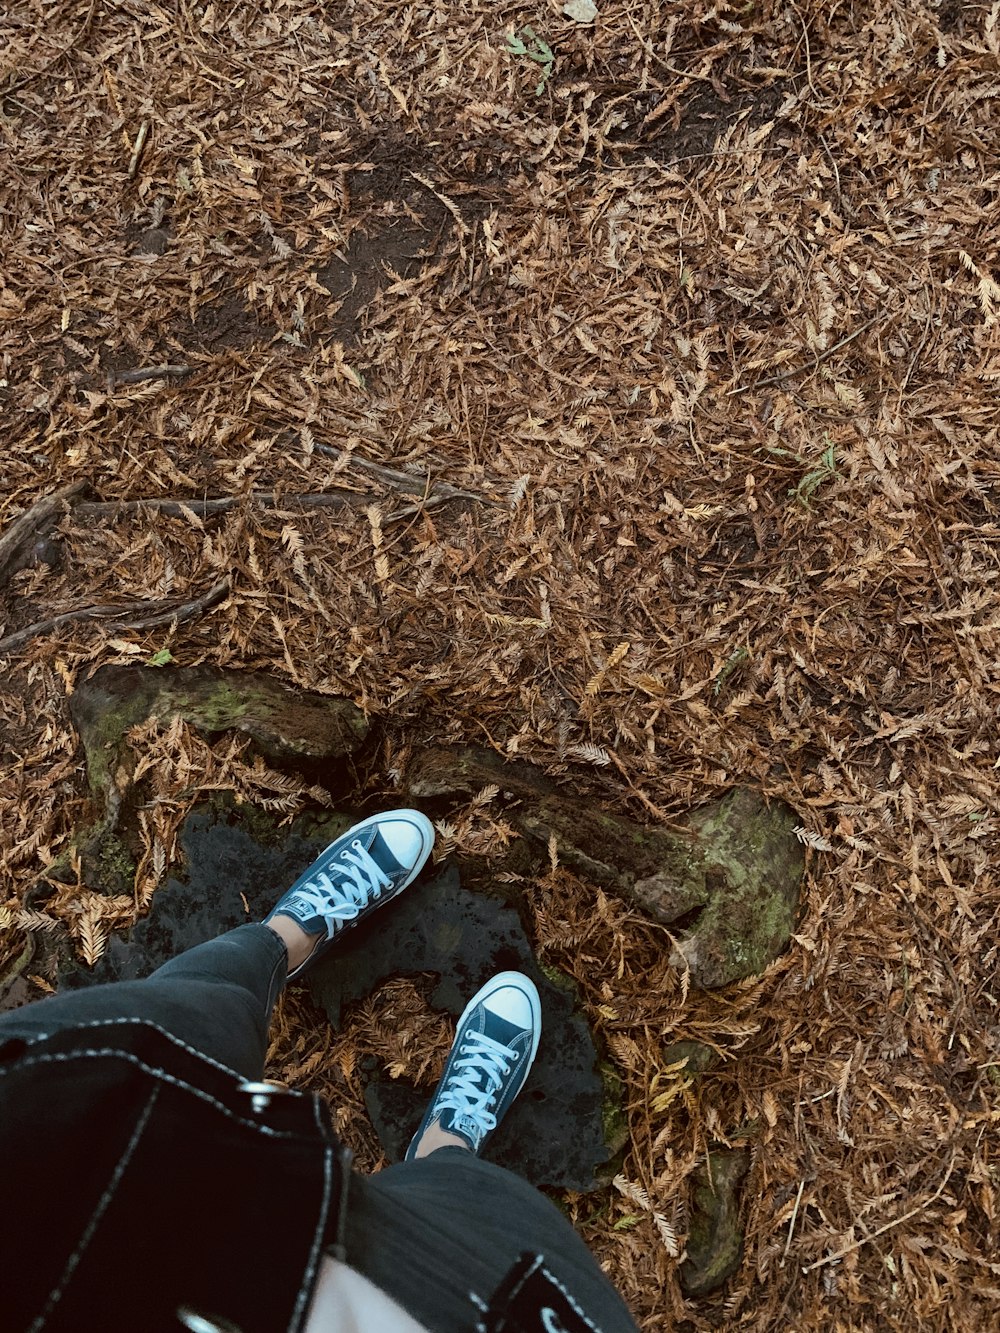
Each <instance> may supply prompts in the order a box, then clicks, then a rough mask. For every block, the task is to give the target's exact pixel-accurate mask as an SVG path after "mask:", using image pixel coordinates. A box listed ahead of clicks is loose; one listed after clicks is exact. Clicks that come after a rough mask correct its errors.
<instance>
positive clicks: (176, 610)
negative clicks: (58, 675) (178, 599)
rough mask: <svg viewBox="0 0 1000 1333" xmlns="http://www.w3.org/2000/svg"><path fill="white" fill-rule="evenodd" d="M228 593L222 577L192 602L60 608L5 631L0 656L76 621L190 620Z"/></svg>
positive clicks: (130, 625) (132, 624) (139, 623)
mask: <svg viewBox="0 0 1000 1333" xmlns="http://www.w3.org/2000/svg"><path fill="white" fill-rule="evenodd" d="M228 592H229V580H228V579H223V580H222V581H221V582H220V583H217V584H216V585H215V586H214V587H213V588H209V590H208V592H206V593H203V594H202V596H201V597H196V598H195V599H194V601H192V602H182V603H181V604H180V605H179V606H178V605H173V606H170V605H167V604H165V603H164V602H130V603H129V604H128V605H126V606H80V607H77V609H76V610H75V611H64V612H63V613H62V614H61V615H58V616H52V617H50V619H48V620H39V621H38V622H37V623H36V624H34V625H27V626H26V627H25V628H24V629H19V630H17V631H16V633H14V634H8V635H7V637H6V638H5V639H0V655H3V654H6V653H9V652H12V651H13V650H14V649H15V648H20V646H21V644H22V643H27V642H28V640H29V639H34V638H36V637H37V636H38V635H39V634H49V633H50V632H51V631H52V630H54V629H60V628H61V627H62V626H63V625H69V624H72V623H73V622H74V621H77V620H106V621H110V622H111V625H110V628H111V629H154V628H155V627H156V626H157V625H170V624H173V623H178V624H179V623H180V621H182V620H190V618H191V617H192V616H196V615H198V613H199V612H200V611H206V610H208V608H209V607H211V606H214V605H215V604H216V602H221V601H222V599H223V597H225V596H226V594H227V593H228Z"/></svg>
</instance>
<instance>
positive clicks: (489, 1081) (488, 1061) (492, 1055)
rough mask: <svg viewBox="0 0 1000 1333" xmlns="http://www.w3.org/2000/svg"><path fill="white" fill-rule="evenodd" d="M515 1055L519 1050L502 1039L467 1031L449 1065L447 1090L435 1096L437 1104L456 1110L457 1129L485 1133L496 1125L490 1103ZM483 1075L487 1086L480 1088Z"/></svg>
mask: <svg viewBox="0 0 1000 1333" xmlns="http://www.w3.org/2000/svg"><path fill="white" fill-rule="evenodd" d="M518 1058H519V1055H518V1052H517V1051H515V1050H512V1049H511V1047H509V1046H504V1045H503V1043H502V1042H499V1041H495V1040H494V1039H493V1038H492V1037H487V1036H486V1035H485V1033H482V1032H470V1033H469V1036H468V1039H467V1041H464V1042H463V1043H462V1045H461V1047H460V1048H459V1059H457V1060H456V1061H455V1064H454V1065H453V1067H452V1073H451V1076H450V1078H449V1079H448V1087H447V1089H446V1090H445V1091H444V1092H443V1093H442V1094H441V1096H440V1097H439V1098H438V1102H437V1105H438V1107H439V1108H440V1109H441V1110H452V1111H456V1112H457V1113H458V1114H457V1116H456V1122H455V1123H456V1128H465V1129H467V1130H469V1131H474V1132H477V1133H478V1134H480V1135H483V1134H488V1133H489V1132H490V1130H491V1129H496V1124H497V1118H496V1116H495V1115H494V1114H493V1112H492V1111H490V1110H489V1105H490V1103H491V1102H492V1101H493V1098H494V1097H495V1096H496V1094H497V1091H498V1089H499V1087H500V1084H501V1082H502V1077H503V1075H504V1074H508V1073H510V1066H511V1064H512V1063H513V1062H514V1061H515V1060H517V1059H518ZM459 1070H461V1071H462V1072H461V1073H458V1072H457V1071H459ZM484 1076H485V1083H486V1086H485V1087H480V1086H479V1085H480V1082H481V1080H482V1079H483V1078H484Z"/></svg>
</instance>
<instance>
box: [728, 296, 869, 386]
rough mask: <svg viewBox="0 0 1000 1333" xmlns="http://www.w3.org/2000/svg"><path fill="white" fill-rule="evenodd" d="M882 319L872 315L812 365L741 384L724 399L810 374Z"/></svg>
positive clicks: (793, 367)
mask: <svg viewBox="0 0 1000 1333" xmlns="http://www.w3.org/2000/svg"><path fill="white" fill-rule="evenodd" d="M883 318H884V316H883V315H872V317H871V319H869V320H867V321H866V323H864V324H862V325H861V327H860V328H857V329H855V330H854V332H853V333H849V334H848V335H847V337H846V338H841V340H840V342H836V343H834V344H833V346H832V347H828V348H827V349H826V351H825V352H820V354H819V356H818V357H816V359H815V360H814V361H813V363H812V365H809V366H792V367H791V369H790V370H783V371H782V372H781V374H780V375H771V376H770V378H768V379H766V380H755V381H754V382H753V384H741V385H739V386H738V387H737V388H735V389H730V390H729V392H728V393H727V394H726V397H727V398H732V397H733V395H734V394H737V393H750V392H751V391H752V390H755V389H766V388H768V387H769V386H770V385H772V384H782V383H784V381H785V380H790V379H793V378H794V377H795V376H796V375H804V374H806V373H808V374H812V372H813V371H814V370H818V369H819V367H820V366H821V365H822V364H823V362H824V361H826V360H827V359H828V358H829V357H831V356H833V354H834V352H839V351H840V349H841V348H842V347H846V346H847V344H848V343H852V342H853V341H854V339H855V338H860V337H861V335H862V334H863V333H867V332H868V330H869V329H870V328H871V327H872V325H874V324H877V323H878V322H879V320H881V319H883Z"/></svg>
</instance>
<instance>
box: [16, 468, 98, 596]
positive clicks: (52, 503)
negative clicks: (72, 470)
mask: <svg viewBox="0 0 1000 1333" xmlns="http://www.w3.org/2000/svg"><path fill="white" fill-rule="evenodd" d="M85 486H86V483H85V482H82V481H74V482H72V483H71V484H70V485H69V486H62V487H60V489H59V490H58V491H53V492H52V494H51V495H46V496H43V498H42V499H41V500H36V501H35V503H34V504H33V505H32V506H31V508H30V509H27V510H26V511H25V512H24V513H23V514H22V515H21V517H20V518H16V519H15V520H14V522H13V523H11V525H10V527H9V528H7V530H6V531H5V532H4V534H3V536H0V582H3V580H4V578H5V577H6V574H7V569H8V567H9V565H10V563H11V561H12V560H13V559H14V557H15V556H16V555H17V553H18V551H19V550H20V549H21V547H22V546H23V545H24V544H25V542H27V541H28V540H30V538H32V537H34V536H35V534H36V533H37V532H38V531H39V529H40V528H43V527H44V526H45V525H46V523H48V522H49V521H50V520H51V519H52V518H54V517H55V516H56V514H57V513H58V512H59V510H60V509H61V508H62V507H63V505H65V504H67V503H68V502H69V501H70V500H72V498H73V496H74V495H79V494H80V492H81V491H82V490H84V488H85Z"/></svg>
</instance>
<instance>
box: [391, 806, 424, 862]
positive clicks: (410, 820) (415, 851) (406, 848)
mask: <svg viewBox="0 0 1000 1333" xmlns="http://www.w3.org/2000/svg"><path fill="white" fill-rule="evenodd" d="M378 831H379V833H380V834H381V836H382V840H383V841H384V842H385V845H386V846H387V847H388V848H389V851H390V852H392V854H393V856H394V857H395V858H396V860H397V861H398V862H399V864H400V865H401V866H407V867H409V868H413V867H414V866H418V865H420V866H422V865H423V863H424V862H425V861H426V860H427V857H428V856H429V855H430V852H431V848H432V847H433V846H434V825H433V824H432V823H431V821H430V820H429V819H428V818H427V816H426V815H422V814H421V813H420V811H419V810H393V811H392V812H391V813H390V814H388V815H382V816H381V817H380V818H379V821H378Z"/></svg>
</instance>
